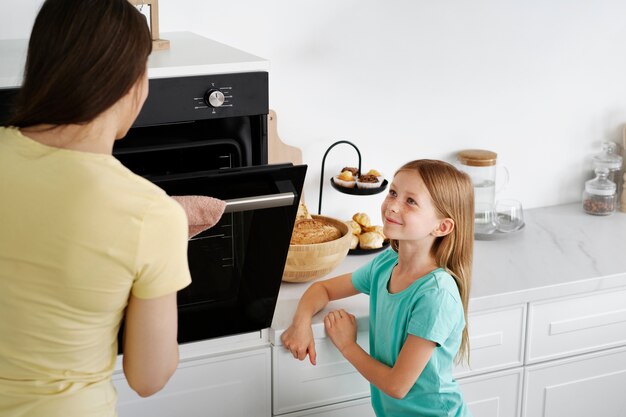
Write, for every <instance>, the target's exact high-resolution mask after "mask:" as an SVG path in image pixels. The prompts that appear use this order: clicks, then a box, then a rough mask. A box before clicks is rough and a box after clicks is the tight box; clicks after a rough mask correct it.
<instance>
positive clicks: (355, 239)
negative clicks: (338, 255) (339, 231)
mask: <svg viewBox="0 0 626 417" xmlns="http://www.w3.org/2000/svg"><path fill="white" fill-rule="evenodd" d="M357 246H359V237H358V236H357V235H352V240H351V241H350V249H356V248H357Z"/></svg>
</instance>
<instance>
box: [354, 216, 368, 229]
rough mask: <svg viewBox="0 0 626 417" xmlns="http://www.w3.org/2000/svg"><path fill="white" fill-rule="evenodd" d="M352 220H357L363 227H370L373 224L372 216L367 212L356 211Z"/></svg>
mask: <svg viewBox="0 0 626 417" xmlns="http://www.w3.org/2000/svg"><path fill="white" fill-rule="evenodd" d="M352 220H354V221H355V222H357V223H358V224H359V225H360V226H361V227H369V226H371V225H372V221H371V220H370V216H368V215H367V213H355V214H354V216H352Z"/></svg>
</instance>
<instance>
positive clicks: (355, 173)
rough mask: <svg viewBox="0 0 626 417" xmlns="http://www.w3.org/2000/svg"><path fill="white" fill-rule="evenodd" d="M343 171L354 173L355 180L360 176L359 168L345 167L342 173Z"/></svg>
mask: <svg viewBox="0 0 626 417" xmlns="http://www.w3.org/2000/svg"><path fill="white" fill-rule="evenodd" d="M343 171H350V172H351V173H352V176H353V177H354V178H356V177H358V176H359V169H358V168H354V167H343V169H342V170H341V172H343Z"/></svg>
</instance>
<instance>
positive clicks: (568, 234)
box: [269, 203, 626, 345]
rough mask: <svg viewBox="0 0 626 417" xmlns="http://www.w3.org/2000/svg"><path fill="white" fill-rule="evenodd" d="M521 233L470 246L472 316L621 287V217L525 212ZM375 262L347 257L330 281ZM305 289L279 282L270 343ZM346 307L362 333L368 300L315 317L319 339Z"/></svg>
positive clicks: (624, 237) (625, 258)
mask: <svg viewBox="0 0 626 417" xmlns="http://www.w3.org/2000/svg"><path fill="white" fill-rule="evenodd" d="M524 215H525V221H526V225H525V227H524V229H523V230H521V231H519V232H517V233H515V234H512V235H510V236H507V237H506V238H505V239H499V240H491V241H476V242H475V245H474V267H473V274H472V275H473V277H472V280H473V283H472V289H471V293H470V312H472V311H479V310H484V309H491V308H500V307H505V306H510V305H515V304H522V303H527V302H532V301H538V300H543V299H549V298H555V297H564V296H568V295H574V294H579V293H585V292H589V291H594V290H599V289H609V288H614V287H618V286H626V214H625V213H621V212H617V213H615V214H613V215H612V216H605V217H603V216H591V215H588V214H585V213H584V212H583V211H582V208H581V204H580V203H576V204H567V205H560V206H553V207H542V208H536V209H531V210H526V211H525V213H524ZM374 256H375V255H367V256H362V255H360V256H354V255H348V257H347V258H346V260H345V261H344V262H343V263H342V264H341V265H340V266H339V267H338V268H337V269H336V270H335V271H333V272H332V273H331V274H329V275H328V276H326V277H322V278H320V279H326V278H330V277H333V276H336V275H340V274H343V273H347V272H351V271H353V270H354V269H356V268H358V267H359V266H360V265H363V264H364V263H366V262H368V261H369V260H371V259H373V257H374ZM311 283H312V282H308V283H300V284H294V283H283V284H282V285H281V289H280V293H279V296H278V303H277V306H276V311H275V313H274V320H273V322H272V327H271V328H270V334H269V335H270V342H272V343H273V344H275V345H279V344H280V334H281V333H282V332H283V331H284V330H285V329H286V328H287V327H288V326H289V324H290V323H291V318H292V316H293V313H294V312H295V309H296V306H297V303H298V300H299V299H300V296H301V295H302V293H303V292H304V291H305V290H306V289H307V288H308V286H309V285H311ZM336 308H344V309H346V310H347V311H349V312H351V313H352V314H354V315H356V316H357V323H358V326H359V327H360V328H363V326H367V321H368V318H369V307H368V297H367V296H366V295H363V294H360V295H358V296H355V297H351V298H347V299H343V300H337V301H333V302H332V303H331V304H329V306H328V307H327V308H326V309H325V310H324V311H323V312H320V313H318V314H317V315H316V316H315V318H314V322H313V323H314V324H313V331H314V335H315V337H317V338H321V337H325V333H324V327H323V322H322V319H323V317H324V315H325V313H326V312H327V311H330V310H332V309H336Z"/></svg>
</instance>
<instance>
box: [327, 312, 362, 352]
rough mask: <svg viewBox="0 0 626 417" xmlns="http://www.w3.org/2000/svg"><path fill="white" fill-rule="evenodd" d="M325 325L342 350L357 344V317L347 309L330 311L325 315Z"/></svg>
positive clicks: (331, 337)
mask: <svg viewBox="0 0 626 417" xmlns="http://www.w3.org/2000/svg"><path fill="white" fill-rule="evenodd" d="M324 327H326V333H327V334H328V336H329V337H330V340H332V341H333V343H334V344H335V346H336V347H337V349H339V351H340V352H343V351H344V350H345V349H346V348H347V347H350V346H353V345H355V344H356V318H355V317H354V316H353V315H352V314H350V313H348V312H346V311H345V310H343V309H342V310H336V311H331V312H330V313H328V314H327V315H326V317H324Z"/></svg>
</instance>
